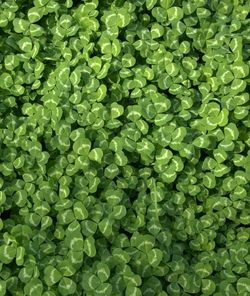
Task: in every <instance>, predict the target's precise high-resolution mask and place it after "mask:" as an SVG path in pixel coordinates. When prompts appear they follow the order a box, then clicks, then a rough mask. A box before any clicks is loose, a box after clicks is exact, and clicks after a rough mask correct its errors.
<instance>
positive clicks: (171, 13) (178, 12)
mask: <svg viewBox="0 0 250 296" xmlns="http://www.w3.org/2000/svg"><path fill="white" fill-rule="evenodd" d="M167 14H168V20H169V21H170V22H173V21H179V20H181V19H182V18H183V10H182V9H181V8H180V7H177V6H173V7H170V8H169V9H168V10H167Z"/></svg>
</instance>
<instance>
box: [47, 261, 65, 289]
mask: <svg viewBox="0 0 250 296" xmlns="http://www.w3.org/2000/svg"><path fill="white" fill-rule="evenodd" d="M61 278H62V275H61V273H60V272H59V271H58V270H57V269H56V268H55V267H53V266H51V265H49V266H46V267H45V269H44V281H45V283H46V285H47V286H53V285H54V284H56V283H57V282H59V281H60V279H61Z"/></svg>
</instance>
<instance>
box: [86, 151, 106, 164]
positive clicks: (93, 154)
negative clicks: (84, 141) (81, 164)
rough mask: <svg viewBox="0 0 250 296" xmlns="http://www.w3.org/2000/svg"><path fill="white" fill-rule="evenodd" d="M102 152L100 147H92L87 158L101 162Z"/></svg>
mask: <svg viewBox="0 0 250 296" xmlns="http://www.w3.org/2000/svg"><path fill="white" fill-rule="evenodd" d="M102 157H103V152H102V149H101V148H94V149H92V150H91V151H90V152H89V159H90V160H93V161H96V162H98V163H101V161H102Z"/></svg>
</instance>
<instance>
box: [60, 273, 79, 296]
mask: <svg viewBox="0 0 250 296" xmlns="http://www.w3.org/2000/svg"><path fill="white" fill-rule="evenodd" d="M58 291H59V292H60V293H61V295H63V296H64V295H73V294H74V293H75V292H76V283H75V282H74V281H73V280H72V279H70V278H67V277H63V278H62V279H61V280H60V282H59V285H58Z"/></svg>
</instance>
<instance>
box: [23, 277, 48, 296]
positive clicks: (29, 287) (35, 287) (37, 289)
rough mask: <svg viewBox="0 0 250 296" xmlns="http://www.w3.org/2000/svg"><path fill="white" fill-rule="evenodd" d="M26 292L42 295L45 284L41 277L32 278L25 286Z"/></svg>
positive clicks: (35, 295)
mask: <svg viewBox="0 0 250 296" xmlns="http://www.w3.org/2000/svg"><path fill="white" fill-rule="evenodd" d="M24 293H25V294H26V295H28V296H41V295H42V293H43V284H42V282H41V281H40V280H39V279H35V278H33V279H31V280H30V281H29V282H28V283H27V284H26V285H25V286H24Z"/></svg>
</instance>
